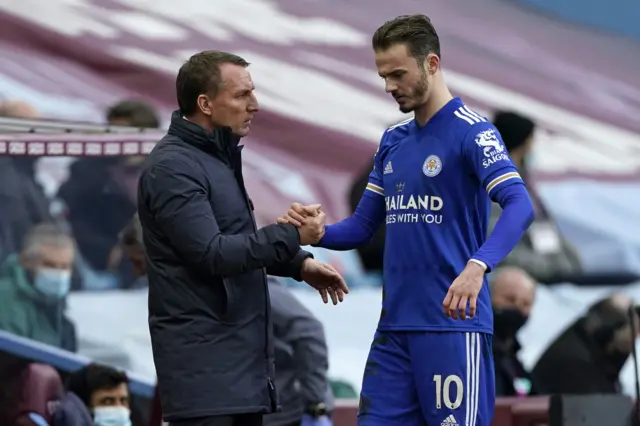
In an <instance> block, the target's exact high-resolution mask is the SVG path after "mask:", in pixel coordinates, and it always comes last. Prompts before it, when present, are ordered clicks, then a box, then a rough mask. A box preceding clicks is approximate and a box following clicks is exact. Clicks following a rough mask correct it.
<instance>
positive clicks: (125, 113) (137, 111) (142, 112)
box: [107, 99, 160, 129]
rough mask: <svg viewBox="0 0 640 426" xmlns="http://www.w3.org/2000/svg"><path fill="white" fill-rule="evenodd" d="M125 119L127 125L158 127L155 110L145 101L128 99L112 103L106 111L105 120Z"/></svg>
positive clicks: (158, 122)
mask: <svg viewBox="0 0 640 426" xmlns="http://www.w3.org/2000/svg"><path fill="white" fill-rule="evenodd" d="M113 120H126V121H127V122H128V125H130V126H134V127H145V128H151V129H155V128H158V127H160V120H159V119H158V115H157V113H156V110H155V109H154V108H153V107H152V106H151V105H149V104H148V103H146V102H143V101H140V100H136V99H128V100H124V101H121V102H118V103H117V104H115V105H113V106H112V107H111V108H109V111H107V121H108V122H111V121H113Z"/></svg>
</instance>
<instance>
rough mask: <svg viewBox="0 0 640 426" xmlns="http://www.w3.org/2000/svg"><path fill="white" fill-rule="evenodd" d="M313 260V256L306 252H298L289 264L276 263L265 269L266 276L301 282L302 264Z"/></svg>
mask: <svg viewBox="0 0 640 426" xmlns="http://www.w3.org/2000/svg"><path fill="white" fill-rule="evenodd" d="M309 258H311V259H313V255H312V254H311V253H309V252H308V251H304V250H299V251H298V253H296V255H295V256H294V257H293V259H292V260H291V261H290V262H284V263H277V264H275V265H273V266H270V267H268V268H267V274H269V275H273V276H275V277H287V278H293V279H294V280H296V281H302V276H301V272H302V264H303V263H304V261H305V260H307V259H309Z"/></svg>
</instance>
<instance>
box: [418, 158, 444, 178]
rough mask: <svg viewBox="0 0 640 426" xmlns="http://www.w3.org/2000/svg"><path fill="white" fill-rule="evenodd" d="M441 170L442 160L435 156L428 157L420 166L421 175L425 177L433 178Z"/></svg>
mask: <svg viewBox="0 0 640 426" xmlns="http://www.w3.org/2000/svg"><path fill="white" fill-rule="evenodd" d="M440 170H442V160H440V157H438V156H437V155H430V156H428V157H427V159H426V160H424V164H423V165H422V173H424V174H425V176H429V177H434V176H437V175H438V173H440Z"/></svg>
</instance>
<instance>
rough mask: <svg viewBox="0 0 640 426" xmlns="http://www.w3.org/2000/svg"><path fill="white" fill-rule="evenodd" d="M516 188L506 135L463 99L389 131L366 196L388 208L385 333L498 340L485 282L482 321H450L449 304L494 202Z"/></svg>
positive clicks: (479, 315)
mask: <svg viewBox="0 0 640 426" xmlns="http://www.w3.org/2000/svg"><path fill="white" fill-rule="evenodd" d="M515 184H523V182H522V179H521V178H520V175H519V174H518V171H517V169H516V168H515V166H514V165H513V163H512V161H511V159H510V157H509V155H508V154H507V150H506V148H505V146H504V144H503V142H502V138H501V137H500V134H499V133H498V131H497V130H496V128H495V127H494V126H493V125H492V124H491V123H490V122H489V121H488V120H487V119H486V118H485V117H482V116H481V115H480V114H478V113H476V112H474V111H473V110H471V109H470V108H468V107H467V106H466V105H465V104H464V103H463V102H462V101H461V100H460V99H459V98H455V99H452V100H451V101H450V102H449V103H447V104H446V105H445V106H444V107H443V108H442V109H441V110H440V111H438V112H437V113H436V114H435V115H434V116H433V117H432V118H431V119H430V120H429V122H428V123H427V124H426V125H425V126H423V127H419V126H418V125H417V123H416V122H415V120H407V121H405V122H402V123H399V124H397V125H395V126H392V127H390V128H389V129H387V130H386V131H385V133H384V135H383V137H382V140H381V142H380V146H379V148H378V151H377V152H376V154H375V161H374V170H373V171H372V172H371V174H370V176H369V183H368V185H367V190H366V191H365V194H364V196H366V197H375V198H376V199H377V200H379V201H377V202H379V203H384V204H385V206H386V225H385V226H386V246H385V253H384V289H383V301H382V313H381V318H380V323H379V327H378V328H379V329H381V330H437V331H476V332H478V331H479V332H485V333H492V332H493V313H492V310H491V300H490V295H489V289H488V286H487V283H486V278H485V285H483V287H482V290H481V291H480V295H479V297H478V305H477V313H476V316H475V317H474V318H472V319H467V320H465V321H462V320H454V319H451V318H448V317H446V316H445V315H444V313H443V308H442V301H443V300H444V298H445V295H446V294H447V291H448V289H449V286H450V285H451V283H453V281H454V280H455V279H456V277H457V276H458V275H459V274H460V272H462V270H463V269H464V267H465V266H466V264H467V262H468V261H469V259H471V258H473V255H474V254H475V253H476V251H477V250H478V249H479V248H480V246H481V245H482V244H483V243H484V242H485V240H486V238H487V228H488V222H489V210H490V206H491V199H490V198H494V199H495V194H497V193H498V192H499V191H500V190H502V189H503V188H505V187H507V186H509V185H515Z"/></svg>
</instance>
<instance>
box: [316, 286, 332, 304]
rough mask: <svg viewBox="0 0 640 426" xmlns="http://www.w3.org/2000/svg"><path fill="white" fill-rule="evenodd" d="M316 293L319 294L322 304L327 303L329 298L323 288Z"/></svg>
mask: <svg viewBox="0 0 640 426" xmlns="http://www.w3.org/2000/svg"><path fill="white" fill-rule="evenodd" d="M318 292H319V293H320V296H321V297H322V301H323V302H324V303H329V296H328V294H327V290H326V289H324V288H323V289H320V290H318Z"/></svg>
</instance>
